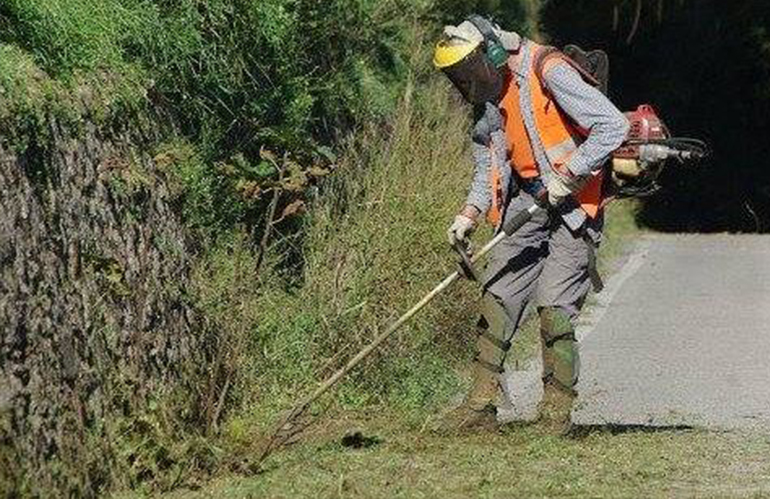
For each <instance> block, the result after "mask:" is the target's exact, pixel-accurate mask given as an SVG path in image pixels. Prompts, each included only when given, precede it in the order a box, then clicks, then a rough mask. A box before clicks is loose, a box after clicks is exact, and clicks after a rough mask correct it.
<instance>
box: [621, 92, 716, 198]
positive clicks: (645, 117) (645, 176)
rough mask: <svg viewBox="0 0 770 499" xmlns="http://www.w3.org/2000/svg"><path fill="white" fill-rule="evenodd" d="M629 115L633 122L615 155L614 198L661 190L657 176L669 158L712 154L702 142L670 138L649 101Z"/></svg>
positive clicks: (687, 158) (694, 158)
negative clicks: (626, 137)
mask: <svg viewBox="0 0 770 499" xmlns="http://www.w3.org/2000/svg"><path fill="white" fill-rule="evenodd" d="M626 117H627V118H628V120H629V122H630V124H631V128H630V130H629V133H628V139H627V140H626V142H625V143H624V144H623V146H622V147H621V148H620V149H618V150H617V151H615V152H614V153H613V158H612V195H613V196H614V197H618V198H627V197H644V196H650V195H652V194H654V193H655V192H657V191H658V189H660V186H659V185H658V183H657V179H658V177H659V176H660V174H661V172H662V171H663V169H664V168H665V166H666V164H667V163H668V162H669V160H672V159H674V160H677V161H678V162H679V163H685V162H691V161H699V160H701V159H703V158H705V157H706V156H708V154H709V151H708V146H707V145H706V144H705V143H704V142H703V141H700V140H697V139H690V138H679V137H671V133H670V132H669V130H668V127H666V124H665V123H664V122H663V120H662V119H661V118H660V117H659V116H658V114H657V112H656V111H655V109H654V108H653V107H652V106H650V105H648V104H645V105H641V106H639V107H638V108H637V109H636V111H631V112H628V113H626Z"/></svg>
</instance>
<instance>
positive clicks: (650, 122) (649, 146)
mask: <svg viewBox="0 0 770 499" xmlns="http://www.w3.org/2000/svg"><path fill="white" fill-rule="evenodd" d="M626 115H627V117H628V119H629V121H630V122H631V132H630V133H629V137H628V140H627V142H626V143H625V144H624V146H623V147H622V148H620V149H618V151H616V153H615V154H614V157H613V162H612V163H613V164H612V177H611V180H612V184H613V185H612V186H610V187H609V190H610V192H611V194H612V195H613V196H615V197H630V196H637V197H638V196H643V195H649V194H651V193H653V192H655V191H656V190H657V189H658V186H657V184H656V180H657V177H658V176H659V174H660V172H661V171H662V169H663V166H664V164H665V163H666V162H667V161H668V160H669V159H675V160H678V161H679V162H685V161H694V160H699V159H702V158H704V157H706V156H707V155H708V153H709V152H708V148H707V147H706V145H705V144H704V143H703V142H701V141H699V140H695V139H684V138H671V135H670V134H669V132H668V129H667V128H666V126H665V124H664V123H663V121H662V120H661V119H660V118H659V117H658V116H657V114H656V113H655V110H654V109H653V108H652V107H651V106H648V105H645V106H640V107H639V108H637V110H636V111H633V112H630V113H627V114H626ZM546 205H547V203H546V202H544V201H543V202H541V201H538V204H533V205H532V206H531V207H530V208H528V209H526V210H523V211H521V212H520V213H518V214H516V215H515V216H514V217H512V218H511V219H510V220H508V221H507V222H506V223H505V224H504V225H503V227H502V230H501V231H500V232H499V233H498V234H497V235H496V236H495V237H494V238H493V239H492V240H491V241H489V242H488V243H487V244H486V245H485V246H484V247H483V248H481V249H480V250H479V251H478V252H477V253H475V254H474V255H473V256H469V255H468V247H467V246H465V245H463V244H458V245H455V247H454V250H455V251H456V252H457V253H458V254H459V255H460V262H459V263H460V268H459V269H458V270H457V271H456V272H453V273H452V274H450V275H449V276H448V277H447V278H446V279H444V280H443V281H442V282H441V283H440V284H439V285H438V286H436V287H435V288H434V289H433V290H432V291H431V292H430V293H428V294H427V295H425V297H424V298H423V299H422V300H420V301H419V302H418V303H417V304H416V305H414V306H413V307H412V308H411V309H410V310H409V311H407V312H406V313H405V314H404V315H402V316H401V317H399V318H398V320H396V321H395V322H394V323H393V324H391V325H390V327H388V328H387V329H386V330H385V331H384V332H383V333H381V334H380V335H379V336H377V337H376V338H375V339H374V340H373V341H372V342H371V343H370V344H369V345H368V346H366V347H365V348H364V349H363V350H361V351H360V352H358V354H356V355H355V357H353V358H352V359H350V360H349V361H348V363H347V364H345V366H343V367H342V368H340V369H339V370H338V371H337V372H335V373H334V374H332V375H331V376H329V378H327V379H326V380H325V381H324V382H323V383H321V385H320V386H319V387H318V388H316V390H315V391H314V392H312V393H311V394H310V395H308V396H306V397H305V398H303V399H302V400H300V401H299V403H297V405H295V406H294V408H292V409H291V410H290V411H289V412H288V413H286V414H285V415H284V416H283V417H282V418H281V419H280V421H279V422H278V424H277V425H276V426H275V428H274V429H273V430H272V431H271V433H270V434H269V435H268V436H267V438H266V439H265V441H264V442H263V446H262V449H261V452H260V454H259V457H258V462H257V464H259V463H261V462H262V461H263V460H264V459H265V458H266V457H267V456H268V455H269V454H270V453H271V452H272V451H273V450H274V449H276V448H277V447H279V446H280V445H282V444H284V443H286V442H288V441H289V440H290V439H291V438H292V437H293V436H295V435H296V434H298V433H299V432H301V431H302V429H303V426H304V425H302V424H301V423H300V418H301V417H302V415H303V414H305V412H306V411H307V409H308V408H309V407H310V405H311V404H312V403H313V402H314V401H316V400H317V399H318V398H319V397H321V396H322V395H323V394H324V393H326V392H327V391H329V390H330V389H331V388H332V387H334V385H336V384H337V383H338V382H339V381H340V380H341V379H343V378H344V377H345V376H346V375H347V374H348V373H349V372H350V371H351V370H352V369H353V368H355V367H356V366H357V365H359V364H360V363H361V362H362V361H363V360H364V359H366V358H367V357H368V356H369V355H371V354H372V352H374V351H375V350H377V348H378V347H379V346H380V345H381V344H382V343H383V342H384V341H385V340H387V339H388V338H389V337H390V336H391V335H392V334H393V333H394V332H396V331H397V330H398V329H399V328H400V327H401V326H403V325H404V324H406V323H407V322H408V321H409V320H410V319H411V318H412V317H414V316H415V315H416V314H417V313H418V312H419V311H420V310H422V309H423V308H424V307H425V306H426V305H427V304H429V303H430V302H431V301H433V299H434V298H436V297H437V296H438V295H440V294H441V293H442V292H444V291H445V290H446V289H447V288H448V287H449V286H451V285H452V284H453V283H454V282H455V281H457V280H458V279H460V278H462V277H466V278H469V279H473V280H475V279H476V274H475V272H474V270H473V266H474V264H476V263H477V262H479V261H480V260H481V259H482V258H484V256H486V255H487V254H488V253H489V252H490V251H491V250H492V249H493V248H494V247H495V246H497V245H498V244H499V243H500V242H501V241H503V240H504V239H505V238H506V237H509V236H510V235H512V234H513V233H515V232H516V231H518V230H519V229H520V228H521V227H523V226H524V225H525V224H526V223H527V222H529V221H530V220H531V219H532V217H533V216H534V215H535V214H536V213H537V212H538V211H539V210H542V209H547V208H546Z"/></svg>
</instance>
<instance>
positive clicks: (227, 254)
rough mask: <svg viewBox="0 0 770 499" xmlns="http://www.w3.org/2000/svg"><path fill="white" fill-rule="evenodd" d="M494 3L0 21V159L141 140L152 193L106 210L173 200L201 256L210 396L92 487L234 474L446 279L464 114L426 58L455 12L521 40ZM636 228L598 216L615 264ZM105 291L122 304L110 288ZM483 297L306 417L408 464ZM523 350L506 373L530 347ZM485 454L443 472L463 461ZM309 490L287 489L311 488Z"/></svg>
mask: <svg viewBox="0 0 770 499" xmlns="http://www.w3.org/2000/svg"><path fill="white" fill-rule="evenodd" d="M500 4H501V2H455V1H449V0H447V1H444V2H442V1H436V2H429V1H427V0H426V1H424V2H422V1H421V2H412V1H406V0H386V1H375V0H330V1H324V2H316V1H310V0H244V1H233V0H213V1H207V2H199V1H196V0H176V1H166V0H107V1H102V0H99V1H97V0H55V1H49V0H0V90H1V91H2V92H0V127H2V130H3V134H2V139H1V140H3V141H4V142H5V143H7V144H9V145H11V146H13V147H15V148H17V149H18V150H20V151H23V150H25V149H27V148H29V147H30V145H38V146H39V145H42V146H46V145H51V141H52V140H53V138H52V137H50V130H49V125H50V123H51V121H55V122H57V123H58V124H60V125H61V126H64V127H69V128H71V129H72V130H79V129H82V128H83V127H85V126H91V125H95V126H97V127H99V129H100V130H103V133H104V134H105V136H109V134H110V133H112V132H117V131H128V132H130V133H132V134H134V135H136V136H137V140H140V139H139V138H138V137H141V140H140V141H141V142H142V147H144V148H145V149H146V151H145V152H146V153H147V154H150V155H152V157H153V158H154V159H155V164H156V165H157V167H158V170H159V172H160V174H159V175H158V176H159V177H162V178H161V179H159V178H154V175H155V174H156V173H155V172H146V171H144V170H143V169H141V168H138V167H136V168H135V166H136V164H135V163H133V162H130V161H129V163H128V167H127V168H125V169H124V170H125V171H123V173H121V174H120V175H118V176H115V178H114V179H113V181H112V182H111V186H110V189H111V190H112V191H113V193H114V194H115V195H116V197H118V198H119V199H121V200H122V201H123V202H125V203H131V199H132V194H133V193H134V192H136V191H141V190H142V189H151V188H153V186H155V185H156V182H159V181H162V182H164V183H165V184H166V185H167V187H168V188H169V190H170V194H171V198H172V201H173V202H175V203H177V205H178V208H179V212H180V214H181V216H182V217H183V219H184V220H185V223H186V224H187V226H188V228H189V231H190V234H191V235H193V236H194V239H195V240H196V244H195V245H194V248H193V249H194V250H195V254H194V255H191V257H192V258H194V259H195V262H196V264H195V270H194V275H193V287H192V289H189V290H187V291H188V293H189V299H190V300H192V301H193V302H194V303H195V305H196V307H197V308H198V309H199V310H200V312H201V314H202V317H203V321H204V322H205V324H206V326H207V330H210V331H213V332H215V333H216V334H215V338H214V339H213V340H212V347H211V350H212V352H211V355H210V361H211V365H210V366H209V367H210V372H211V373H212V374H211V379H210V383H209V386H205V387H200V388H199V390H198V392H197V393H195V394H193V395H187V396H188V397H192V396H196V397H197V396H200V397H204V398H206V400H205V401H204V402H203V403H201V404H200V407H204V408H206V409H205V411H206V414H205V415H199V417H198V419H197V420H199V421H203V422H204V423H203V424H202V426H201V427H196V428H194V429H191V428H190V426H189V425H179V424H177V421H176V418H182V417H188V416H189V414H187V412H185V413H184V415H180V414H181V412H182V411H181V409H180V408H188V407H190V404H189V400H182V399H183V398H184V396H185V395H186V394H178V393H176V394H174V395H173V396H170V395H163V394H161V395H158V397H157V400H156V401H154V402H153V404H152V407H148V408H147V411H146V414H133V415H131V416H130V417H128V418H125V419H120V421H119V422H118V424H116V427H115V434H114V441H115V442H117V445H118V446H119V447H120V452H119V454H118V455H117V456H115V457H114V462H111V463H110V465H109V466H110V467H111V468H113V471H112V473H113V474H114V475H118V476H120V477H121V478H120V479H118V480H115V479H114V477H112V476H110V477H105V478H104V483H106V484H109V485H114V484H115V483H118V484H122V485H126V486H129V487H132V488H138V489H142V488H145V489H146V490H148V491H157V490H167V489H170V488H173V487H177V486H179V485H181V484H194V483H195V481H196V480H199V479H200V478H201V477H205V476H206V474H207V473H211V472H215V471H221V470H223V469H225V468H226V466H227V465H229V464H232V462H234V461H237V460H238V459H240V458H242V457H244V456H248V455H249V453H250V452H251V451H253V443H254V440H255V438H256V436H258V435H259V434H260V431H261V430H262V429H263V428H264V427H265V426H266V425H267V424H269V423H270V422H272V421H273V420H274V418H275V416H276V415H277V413H278V412H279V411H280V410H283V409H286V407H287V406H288V405H289V404H290V403H291V402H292V401H293V400H294V397H296V396H297V394H300V393H304V391H305V390H307V389H308V387H309V386H311V384H312V382H313V381H314V380H316V379H318V378H319V377H323V376H324V375H326V374H328V373H329V372H331V371H332V370H333V369H334V368H335V367H337V366H339V365H340V364H341V363H342V362H344V361H345V360H346V358H347V357H348V356H349V355H350V354H352V353H354V352H355V351H356V350H358V349H359V348H360V347H361V346H362V345H363V344H365V343H367V342H368V340H369V339H371V338H372V337H373V336H374V334H376V332H377V331H379V330H381V328H383V327H384V326H385V325H386V324H387V323H389V322H390V321H391V320H392V319H393V318H394V317H396V316H397V315H398V314H399V313H400V312H401V311H403V310H405V309H406V308H407V307H408V306H409V305H411V304H412V303H413V302H414V301H415V300H416V299H418V298H420V297H421V296H422V295H423V294H424V293H425V292H426V291H427V290H428V289H430V288H431V287H432V286H433V284H434V283H435V282H437V281H438V280H439V279H440V278H442V277H443V276H444V275H446V273H448V272H449V271H451V270H453V267H454V263H453V257H452V256H451V254H450V252H449V251H448V250H447V248H446V244H445V234H444V231H445V229H446V225H447V223H448V222H449V221H450V220H451V218H452V216H453V215H454V214H455V212H456V210H457V208H458V207H459V206H460V203H461V202H462V198H463V196H464V193H465V187H466V185H467V182H468V179H469V177H470V174H471V171H470V167H469V166H470V165H469V160H468V158H469V151H468V145H469V144H468V132H467V127H468V116H467V110H466V109H465V108H464V107H463V106H462V105H461V104H460V103H459V102H458V101H457V99H456V98H455V96H454V93H453V91H452V90H451V89H450V88H449V86H448V84H447V83H446V82H445V81H443V79H442V78H441V77H440V76H439V75H434V74H432V72H430V71H429V63H428V60H429V55H430V54H429V50H428V48H429V43H428V41H427V40H429V39H431V38H432V37H431V36H430V35H431V34H432V32H433V31H435V30H436V29H438V26H439V25H440V21H441V20H443V19H448V18H452V19H454V18H455V17H456V16H457V15H459V14H461V13H465V12H466V10H468V9H473V10H476V9H479V10H489V9H492V10H496V9H500V11H501V12H502V15H503V17H504V18H505V19H506V21H507V23H508V26H510V27H514V28H520V29H522V30H523V31H526V32H534V31H536V29H537V26H538V23H537V14H538V11H539V6H540V4H541V2H538V1H535V0H526V1H525V0H522V1H520V2H506V4H505V8H503V7H502V6H501V5H500ZM425 26H428V28H425ZM425 30H427V33H426V31H425ZM42 149H45V147H42ZM137 164H138V163H137ZM40 175H41V176H42V177H45V175H46V172H44V171H41V172H40ZM629 210H630V208H628V207H627V206H626V207H624V208H622V209H618V210H616V212H615V213H616V214H617V215H619V216H618V218H611V220H622V221H623V223H622V224H619V225H616V226H617V227H619V228H620V229H619V230H615V229H612V230H611V234H610V236H609V240H608V242H609V243H610V244H609V245H608V246H607V247H608V248H610V247H611V246H612V245H613V244H615V243H614V242H615V241H618V240H620V239H621V238H622V237H626V236H625V234H626V233H627V232H628V231H631V230H633V227H632V224H630V223H629V221H630V220H631V217H630V215H628V213H630V211H629ZM129 212H130V210H129ZM139 216H141V214H137V217H139ZM613 223H614V222H613ZM614 226H615V225H614ZM614 234H618V235H614ZM621 234H623V235H621ZM477 237H478V238H479V239H481V238H483V237H485V236H484V234H480V235H479V236H477ZM156 244H158V245H164V244H166V245H168V243H167V242H164V241H156ZM615 248H616V249H614V250H613V251H614V252H617V247H615ZM170 251H179V248H170ZM100 272H101V274H103V278H104V279H107V280H108V281H110V282H112V283H113V285H114V286H113V287H114V288H115V290H116V293H124V294H128V293H130V292H131V290H129V289H126V287H125V284H124V283H123V282H122V274H121V270H120V268H119V267H116V266H115V265H113V264H112V263H110V262H103V264H102V265H101V267H100ZM478 297H479V292H478V289H477V288H476V287H475V286H474V285H472V284H469V283H464V284H461V285H459V286H456V287H455V288H454V289H453V290H452V291H451V292H450V293H448V294H446V295H445V296H443V297H442V298H441V299H439V300H438V301H437V302H436V303H435V304H433V305H432V306H431V307H430V309H429V310H426V312H425V313H423V314H422V315H420V316H419V317H418V318H417V320H415V321H414V322H413V323H411V324H410V325H409V326H407V327H405V328H404V329H403V330H402V331H401V332H399V333H398V334H397V335H396V336H395V337H394V338H393V339H392V341H390V342H389V343H388V344H387V345H386V347H385V348H383V350H382V351H381V352H379V354H378V355H376V356H375V357H374V358H373V359H371V360H370V361H368V362H367V363H366V364H365V365H364V366H362V367H361V368H359V369H358V370H356V371H355V372H354V373H353V375H352V376H351V377H350V378H349V379H348V380H346V382H345V383H344V384H343V385H342V386H341V389H340V390H339V391H338V392H337V393H336V394H335V395H334V396H330V397H327V398H326V399H325V400H324V401H323V402H322V403H321V405H319V407H317V408H316V409H317V410H320V409H324V408H326V409H328V408H331V410H332V411H333V412H334V413H335V414H337V415H339V414H346V413H347V412H345V411H348V412H353V413H355V414H366V413H367V412H369V411H381V410H383V408H385V407H387V408H388V410H389V411H391V412H390V413H389V414H391V415H392V416H393V419H394V420H397V421H399V422H401V421H403V422H404V424H405V426H406V427H408V428H411V429H412V430H411V431H412V432H411V433H407V434H405V435H404V440H400V441H401V442H403V445H407V442H406V439H407V437H410V435H411V436H414V434H415V433H414V432H415V431H416V429H417V428H419V427H420V425H421V424H422V423H423V422H424V421H425V419H426V418H427V417H428V415H430V414H432V413H433V412H434V411H435V410H436V409H437V408H439V407H441V406H442V405H444V404H446V403H447V401H448V400H449V399H450V398H451V397H452V396H454V395H456V394H457V393H458V391H459V387H460V386H461V385H462V384H463V382H464V376H463V372H462V370H463V368H464V366H465V361H467V360H468V357H469V356H470V355H471V353H472V352H471V349H470V348H469V343H470V341H471V340H472V337H473V332H474V305H475V302H476V300H477V299H478ZM528 331H529V332H528V333H526V334H523V335H522V336H521V339H520V340H519V341H521V342H522V345H528V346H521V348H519V349H518V350H517V351H518V354H517V355H519V356H521V357H525V356H528V355H530V354H531V352H532V347H533V346H534V344H535V341H534V339H533V338H534V333H533V331H534V330H533V329H532V328H530V329H528ZM527 338H529V339H527ZM338 352H341V353H340V354H339V355H338ZM324 406H325V407H324ZM329 406H331V407H329ZM189 419H192V418H189ZM527 435H528V434H527V433H526V432H525V433H522V434H521V436H519V437H516V438H518V439H524V438H527ZM530 436H532V435H530ZM489 438H492V439H495V438H498V437H489ZM388 440H390V437H388ZM394 441H395V440H394ZM533 442H534V443H533V445H538V442H541V443H542V442H546V443H547V445H552V446H556V447H559V446H563V448H565V449H567V450H565V452H567V454H566V455H569V452H574V448H572V447H570V446H569V444H560V443H558V442H555V441H553V440H548V439H547V438H546V440H538V439H535V440H533ZM462 443H463V441H457V442H456V443H452V445H453V446H455V445H457V446H459V445H461V444H462ZM465 443H466V444H468V442H465ZM319 445H320V447H318V448H316V447H313V445H312V444H311V446H309V447H308V446H305V447H301V448H298V449H295V450H294V451H292V452H291V453H289V454H286V455H280V456H278V457H276V458H275V460H273V461H272V466H276V465H278V464H279V463H280V464H281V466H284V465H285V466H286V467H287V469H288V470H291V471H290V472H291V473H295V472H296V473H301V470H300V467H301V465H300V464H298V463H300V462H301V461H302V460H303V459H305V458H306V455H305V454H303V453H316V451H317V450H318V449H320V453H319V457H318V459H319V461H318V463H319V467H323V466H325V464H323V462H322V461H323V460H324V459H329V460H331V459H336V458H337V457H340V456H342V455H344V453H340V450H339V449H338V448H336V447H329V444H327V443H321V444H319ZM429 445H443V444H441V443H436V442H434V443H431V444H429ZM484 445H486V444H485V443H484V442H482V441H479V444H478V445H477V446H476V447H474V446H473V445H472V443H471V444H468V453H467V454H462V453H459V454H458V456H459V457H460V458H461V459H464V460H466V464H468V462H469V461H468V460H471V459H476V458H477V454H478V453H480V452H483V447H484ZM94 448H95V449H97V450H95V454H94V457H93V461H94V462H95V463H96V464H98V463H99V461H100V457H101V456H100V454H99V453H98V448H99V444H98V442H94ZM406 448H408V449H412V450H414V448H411V447H406ZM503 451H504V447H500V449H498V450H496V451H495V452H503ZM367 452H369V451H367ZM408 452H411V451H408ZM533 452H535V451H533ZM490 455H491V454H490ZM462 456H465V457H462ZM378 459H379V458H378ZM387 459H393V460H394V461H393V462H395V463H398V462H401V461H402V459H403V458H402V457H399V456H396V455H395V454H394V455H392V456H390V457H387ZM96 464H95V465H94V466H96ZM370 464H375V463H374V462H372V463H370ZM361 465H362V466H366V465H367V464H366V463H364V462H362V463H361ZM398 466H400V464H398ZM396 469H397V468H396ZM115 470H117V471H115ZM268 476H269V475H268ZM461 476H462V475H458V477H457V478H458V479H459V478H460V477H461ZM308 479H309V480H310V482H297V487H304V486H306V485H307V486H311V482H312V480H322V481H323V480H325V478H324V479H322V478H319V475H318V474H313V475H311V476H309V477H308ZM337 479H338V477H337V478H335V479H334V480H337ZM436 479H440V476H439V475H437V477H436ZM258 480H259V479H258ZM272 483H273V482H271V481H270V480H267V481H264V483H262V482H260V484H259V485H257V487H270V486H273V485H271V484H272ZM318 483H321V482H318ZM335 483H338V482H336V481H335ZM78 486H79V484H74V485H72V487H73V490H78V489H77V487H78ZM343 486H344V483H343ZM324 487H326V485H324ZM533 490H539V489H533ZM257 492H259V491H257ZM259 493H264V494H267V495H271V493H269V492H267V491H265V490H264V489H263V491H262V492H259ZM297 493H299V492H297ZM275 494H277V495H281V494H287V495H291V491H289V490H286V491H283V490H278V489H275Z"/></svg>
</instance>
